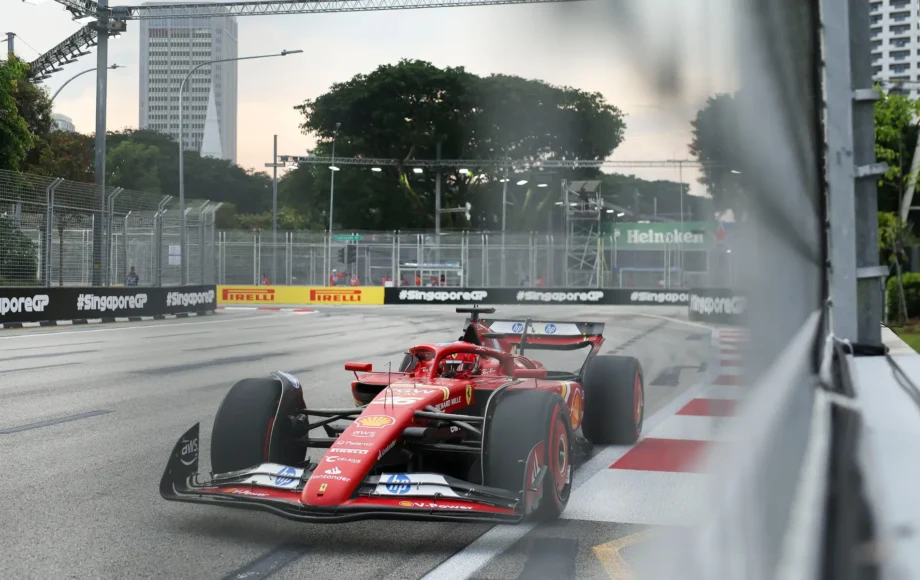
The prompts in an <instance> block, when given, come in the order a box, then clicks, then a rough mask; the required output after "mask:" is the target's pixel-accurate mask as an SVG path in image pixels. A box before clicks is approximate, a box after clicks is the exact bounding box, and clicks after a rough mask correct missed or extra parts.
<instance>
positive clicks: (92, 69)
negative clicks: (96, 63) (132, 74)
mask: <svg viewBox="0 0 920 580" xmlns="http://www.w3.org/2000/svg"><path fill="white" fill-rule="evenodd" d="M106 68H108V69H111V70H115V69H117V68H125V66H124V65H121V66H119V65H117V64H113V65H112V66H109V67H106ZM91 72H96V69H95V67H94V68H91V69H87V70H85V71H83V72H79V73H77V74H75V75H73V76H72V77H70V78H69V79H67V81H66V82H65V83H64V84H63V85H61V86H60V87H59V88H58V90H56V91H54V94H53V95H51V100H50V101H48V102H49V103H53V102H54V99H55V97H57V96H58V94H59V93H60V92H61V91H62V90H63V89H64V87H66V86H67V85H69V84H70V81H72V80H74V79H75V78H77V77H79V76H83V75H85V74H86V73H91Z"/></svg>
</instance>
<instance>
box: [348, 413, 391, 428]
mask: <svg viewBox="0 0 920 580" xmlns="http://www.w3.org/2000/svg"><path fill="white" fill-rule="evenodd" d="M394 423H396V419H394V418H393V417H388V416H387V415H368V416H367V417H358V418H357V419H356V420H355V424H356V425H360V426H361V427H369V428H371V429H379V428H381V427H389V426H390V425H392V424H394Z"/></svg>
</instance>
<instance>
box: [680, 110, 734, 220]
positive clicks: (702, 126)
mask: <svg viewBox="0 0 920 580" xmlns="http://www.w3.org/2000/svg"><path fill="white" fill-rule="evenodd" d="M737 98H738V94H737V93H734V94H729V93H720V94H717V95H715V96H713V97H709V99H707V100H706V105H705V106H704V107H703V108H702V109H700V110H699V111H698V112H697V114H696V117H695V118H694V119H693V121H691V122H690V126H691V128H692V134H693V138H692V140H691V141H690V154H691V155H693V156H694V157H695V158H696V159H697V160H698V161H699V162H700V163H703V164H705V165H704V166H703V169H702V172H701V176H700V179H699V182H700V183H701V184H702V185H705V186H706V189H707V191H709V194H710V195H711V196H712V203H713V209H714V210H716V211H725V210H728V209H733V210H735V212H736V213H738V212H739V211H740V210H741V209H742V206H743V201H742V200H741V199H740V193H741V191H742V188H741V183H740V181H741V177H740V175H741V174H740V173H739V171H740V170H741V168H742V167H743V163H742V159H741V157H740V150H739V147H738V127H739V125H740V123H739V119H738V101H737Z"/></svg>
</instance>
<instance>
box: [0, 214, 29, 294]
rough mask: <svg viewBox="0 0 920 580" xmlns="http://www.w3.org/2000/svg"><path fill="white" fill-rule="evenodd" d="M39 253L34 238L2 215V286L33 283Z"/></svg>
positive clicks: (0, 257)
mask: <svg viewBox="0 0 920 580" xmlns="http://www.w3.org/2000/svg"><path fill="white" fill-rule="evenodd" d="M37 273H38V255H37V251H36V249H35V245H34V244H32V240H30V239H29V238H28V236H26V235H25V234H23V233H22V231H20V229H19V228H18V227H16V225H15V224H14V223H13V221H12V220H11V219H10V218H9V217H7V216H6V215H0V286H15V285H32V284H34V283H35V279H36V276H37Z"/></svg>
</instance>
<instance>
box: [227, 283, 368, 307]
mask: <svg viewBox="0 0 920 580" xmlns="http://www.w3.org/2000/svg"><path fill="white" fill-rule="evenodd" d="M383 290H384V289H383V288H381V287H376V286H218V287H217V301H218V303H219V304H221V305H222V306H223V305H237V306H261V307H272V306H305V305H311V306H314V305H315V306H345V305H350V306H361V305H378V304H383Z"/></svg>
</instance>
